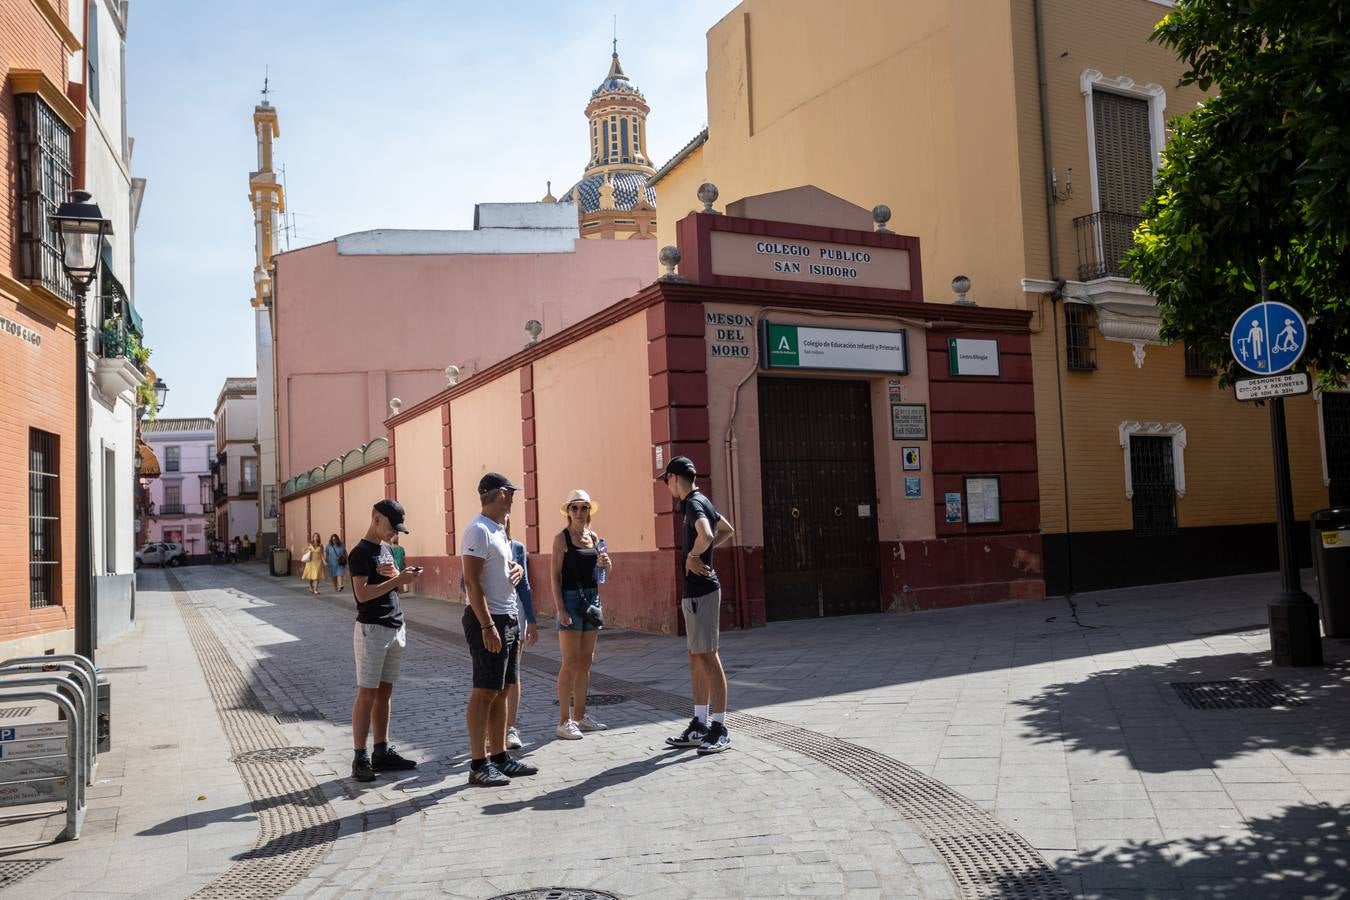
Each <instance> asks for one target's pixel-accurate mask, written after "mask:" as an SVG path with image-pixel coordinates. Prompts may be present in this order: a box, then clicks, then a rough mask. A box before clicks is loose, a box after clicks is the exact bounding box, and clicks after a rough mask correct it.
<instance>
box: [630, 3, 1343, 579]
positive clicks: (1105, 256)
mask: <svg viewBox="0 0 1350 900" xmlns="http://www.w3.org/2000/svg"><path fill="white" fill-rule="evenodd" d="M1169 5H1170V4H1163V3H1159V2H1154V0H1008V2H1002V3H994V2H988V0H945V2H943V0H927V2H924V3H895V2H890V0H851V2H849V3H847V4H842V5H840V6H839V7H837V8H834V9H832V10H831V11H830V12H829V14H828V15H822V14H821V8H820V6H819V5H818V4H814V3H811V2H809V0H745V2H743V3H742V4H741V5H740V6H738V7H737V8H736V9H735V10H733V11H732V12H731V13H730V14H729V15H727V16H726V17H725V18H724V19H722V20H721V21H720V22H718V23H717V24H716V25H715V26H714V27H713V28H712V29H711V30H710V31H709V32H708V38H707V59H708V67H707V85H706V87H707V106H708V126H707V128H706V130H705V131H704V132H702V133H700V134H699V135H696V136H694V138H693V140H691V141H690V142H689V144H688V145H686V147H685V148H684V149H683V150H681V151H680V152H679V153H678V154H676V156H675V157H674V158H673V159H671V160H670V161H669V162H667V163H666V164H665V165H664V166H662V167H661V168H660V169H659V170H657V172H656V174H655V175H654V176H653V178H652V179H651V184H652V185H653V187H654V188H655V189H656V192H657V195H658V202H659V205H660V207H661V209H662V210H664V214H663V216H662V217H661V219H660V224H659V225H658V229H657V236H658V239H659V240H660V241H661V244H662V245H663V246H664V245H666V244H674V243H675V235H674V223H675V222H676V221H678V220H679V219H681V218H683V217H684V215H685V214H686V213H687V212H688V211H691V210H694V209H699V208H701V207H702V204H701V203H700V202H699V201H698V199H697V192H698V187H699V185H700V184H701V183H703V182H712V183H714V184H716V186H717V187H718V189H719V190H720V196H721V198H722V199H723V200H726V201H732V200H735V199H736V198H740V197H747V196H752V195H757V194H765V193H769V192H772V191H778V190H784V189H787V188H792V187H797V186H801V185H813V186H815V187H818V188H821V189H822V190H824V191H827V192H829V193H831V194H835V195H837V196H840V197H843V198H846V199H848V200H849V201H851V202H853V203H856V204H859V205H861V206H865V207H871V206H873V205H875V204H882V203H884V204H886V205H888V206H889V207H890V208H891V210H892V219H891V221H890V222H889V227H890V228H891V229H893V230H894V231H897V232H899V233H902V234H912V235H917V236H918V237H919V239H920V248H921V257H922V262H923V270H924V272H925V273H926V276H927V281H928V284H927V285H926V287H925V291H924V297H925V300H926V301H927V302H930V303H952V302H953V300H954V294H953V292H952V289H951V288H949V287H948V284H947V282H948V279H951V278H954V277H955V276H957V275H965V276H968V277H969V279H970V280H971V287H970V289H969V291H968V292H967V293H968V299H969V300H971V301H973V302H975V303H977V304H979V305H980V306H991V307H1005V308H1007V307H1011V308H1019V309H1026V310H1029V311H1030V312H1031V313H1032V316H1033V318H1032V330H1033V340H1032V346H1033V360H1034V378H1035V391H1036V420H1037V459H1038V469H1039V483H1040V509H1041V526H1042V533H1043V544H1044V560H1043V565H1044V571H1045V577H1046V581H1047V587H1048V589H1049V590H1050V591H1052V592H1063V591H1065V590H1089V589H1095V588H1103V587H1111V586H1119V585H1125V584H1143V583H1151V582H1159V581H1169V580H1183V579H1189V578H1201V577H1208V576H1213V575H1219V574H1229V573H1232V572H1238V571H1259V570H1264V569H1270V568H1274V567H1275V566H1276V564H1277V560H1276V548H1275V540H1274V525H1273V522H1274V515H1275V513H1274V487H1273V482H1272V475H1271V451H1270V434H1269V422H1268V415H1267V411H1266V410H1265V409H1264V408H1263V407H1258V406H1254V405H1251V404H1245V403H1239V402H1237V401H1236V400H1235V399H1234V397H1233V394H1232V391H1231V390H1221V389H1219V387H1218V380H1217V378H1215V377H1213V376H1212V374H1209V371H1208V370H1207V369H1206V367H1205V365H1204V361H1203V360H1199V359H1197V358H1195V357H1194V356H1192V355H1190V354H1188V353H1187V351H1186V349H1185V348H1184V347H1181V346H1176V345H1172V346H1169V345H1164V344H1163V343H1162V342H1161V341H1160V340H1159V338H1158V318H1157V310H1156V304H1155V301H1154V298H1152V297H1151V296H1150V295H1149V294H1148V293H1147V292H1146V291H1145V290H1144V289H1143V288H1141V287H1139V286H1138V285H1136V284H1134V283H1132V282H1131V281H1130V280H1129V278H1128V273H1126V272H1125V271H1123V266H1122V265H1121V264H1120V255H1121V254H1122V253H1123V252H1124V249H1125V248H1126V247H1127V246H1128V243H1129V235H1130V233H1131V232H1132V230H1133V227H1134V224H1135V223H1137V221H1138V212H1137V210H1138V208H1139V204H1140V203H1141V202H1142V200H1143V199H1144V198H1145V197H1146V196H1147V194H1148V193H1149V192H1150V190H1151V184H1152V177H1153V174H1154V172H1155V171H1156V166H1157V163H1158V155H1159V152H1160V151H1161V149H1162V147H1163V146H1164V143H1165V140H1166V133H1167V132H1166V127H1167V126H1166V122H1167V120H1168V119H1169V118H1170V117H1171V116H1175V115H1178V114H1181V113H1185V112H1187V111H1188V110H1191V109H1193V108H1194V107H1195V105H1196V104H1197V103H1198V102H1200V101H1201V100H1202V98H1203V95H1202V94H1201V93H1200V92H1199V91H1198V90H1196V89H1195V88H1191V87H1187V88H1182V87H1179V86H1178V84H1177V83H1178V80H1179V78H1180V75H1181V73H1182V66H1181V64H1180V63H1179V62H1178V61H1177V60H1176V58H1175V56H1174V54H1173V53H1172V52H1171V51H1169V50H1168V49H1167V48H1165V47H1162V46H1159V45H1157V44H1155V43H1151V42H1149V40H1148V37H1149V34H1150V32H1151V31H1152V29H1153V26H1154V25H1155V24H1156V23H1157V21H1158V20H1159V19H1160V18H1162V16H1163V15H1165V14H1166V12H1167V8H1168V6H1169ZM804 23H806V24H804ZM1287 414H1288V418H1289V443H1290V455H1291V462H1292V467H1293V478H1294V497H1295V506H1296V509H1295V512H1296V515H1297V516H1298V517H1299V518H1300V519H1302V520H1303V521H1304V522H1305V523H1306V519H1307V516H1308V514H1309V513H1310V512H1311V511H1313V510H1315V509H1319V508H1322V507H1325V506H1327V505H1329V504H1334V503H1340V504H1344V503H1350V394H1345V393H1325V394H1322V393H1318V394H1315V395H1312V396H1303V397H1295V398H1291V399H1290V400H1289V401H1288V402H1287ZM1306 546H1307V541H1306V540H1304V539H1303V538H1300V547H1306Z"/></svg>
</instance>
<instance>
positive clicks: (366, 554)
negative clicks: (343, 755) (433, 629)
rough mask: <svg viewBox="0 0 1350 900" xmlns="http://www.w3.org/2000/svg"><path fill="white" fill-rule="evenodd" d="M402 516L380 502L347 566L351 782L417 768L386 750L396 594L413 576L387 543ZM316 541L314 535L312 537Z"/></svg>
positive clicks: (395, 652) (400, 638)
mask: <svg viewBox="0 0 1350 900" xmlns="http://www.w3.org/2000/svg"><path fill="white" fill-rule="evenodd" d="M404 518H405V513H404V511H403V506H402V504H400V503H399V502H398V501H397V500H381V501H380V502H379V503H376V504H375V506H374V508H373V509H371V511H370V527H369V528H367V529H366V536H365V537H364V538H363V539H362V540H361V541H360V542H359V543H358V544H357V545H356V546H355V547H353V548H352V552H351V554H350V556H349V558H348V559H347V565H348V567H349V569H350V571H351V577H352V597H353V599H355V600H356V627H355V628H354V629H353V631H352V650H353V652H354V654H355V656H356V699H355V700H354V701H353V702H352V754H353V755H352V777H353V778H355V779H356V780H357V781H374V780H375V773H376V772H403V771H407V770H409V769H415V768H417V763H415V762H413V761H412V760H410V759H406V758H404V757H403V756H400V755H399V753H398V751H396V750H395V749H394V748H393V747H392V746H390V744H389V718H390V710H391V705H390V700H391V698H392V696H393V693H394V683H395V682H396V681H398V676H399V672H400V671H401V669H402V665H403V651H404V649H405V648H406V647H407V645H408V631H407V628H406V627H405V625H404V622H403V608H402V607H401V606H400V605H399V602H398V590H399V588H401V587H403V586H404V585H405V584H407V583H408V582H410V581H412V580H413V577H414V576H415V575H416V574H417V573H416V572H415V571H413V570H412V569H402V570H400V569H397V568H395V567H394V556H393V554H392V553H390V552H389V547H388V546H387V545H386V544H385V541H387V540H390V539H391V538H392V537H393V536H394V535H395V534H397V533H398V532H400V531H401V532H404V533H406V532H407V530H408V527H407V526H406V525H404V524H403V520H404ZM314 537H315V538H316V539H317V538H318V535H317V534H316V535H314ZM372 730H373V731H374V732H375V752H374V753H371V754H367V752H366V738H367V737H368V736H369V735H370V732H371V731H372Z"/></svg>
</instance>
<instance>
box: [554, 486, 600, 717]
mask: <svg viewBox="0 0 1350 900" xmlns="http://www.w3.org/2000/svg"><path fill="white" fill-rule="evenodd" d="M597 508H598V507H597V505H596V503H595V502H594V501H593V500H591V495H590V494H588V493H586V492H585V491H583V490H580V489H578V490H575V491H573V492H572V493H571V494H570V495H568V497H567V499H566V500H564V501H563V505H562V507H561V512H562V514H563V518H564V519H566V520H567V527H566V528H564V529H563V530H562V531H560V532H558V534H557V535H556V536H555V537H554V538H553V557H552V563H553V572H552V575H553V577H552V578H550V579H549V582H550V584H551V586H552V588H553V608H554V615H555V616H556V617H557V620H558V647H559V649H560V650H561V652H562V662H561V664H560V665H559V666H558V727H557V730H556V734H557V735H558V737H559V738H561V739H562V740H565V741H577V740H580V739H581V737H582V735H583V733H585V732H590V731H603V730H605V728H607V727H608V726H606V725H604V724H602V723H600V722H597V721H596V720H595V719H594V718H592V717H591V715H590V714H589V713H587V712H586V691H587V689H588V688H589V686H590V683H591V662H592V660H593V659H594V658H595V639H596V637H598V636H599V634H600V627H601V624H602V622H603V613H602V609H601V606H600V587H599V584H598V580H601V579H602V578H603V575H602V573H607V572H608V571H609V566H610V562H609V554H608V553H605V552H604V550H603V544H604V541H602V540H600V538H599V536H598V535H596V533H595V532H593V531H591V517H592V516H593V515H594V514H595V512H596V510H597Z"/></svg>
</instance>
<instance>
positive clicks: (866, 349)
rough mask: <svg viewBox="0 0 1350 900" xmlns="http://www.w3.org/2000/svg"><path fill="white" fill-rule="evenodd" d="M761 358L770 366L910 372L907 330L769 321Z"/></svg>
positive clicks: (774, 367) (777, 367) (765, 331)
mask: <svg viewBox="0 0 1350 900" xmlns="http://www.w3.org/2000/svg"><path fill="white" fill-rule="evenodd" d="M761 359H763V361H764V367H765V368H766V369H834V370H842V371H850V372H890V373H895V374H899V375H903V374H905V373H907V372H908V371H909V359H908V356H907V354H906V347H905V332H903V331H869V330H864V329H854V328H817V327H814V326H809V325H784V324H780V323H776V322H768V323H766V325H765V329H764V353H763V354H762V356H761Z"/></svg>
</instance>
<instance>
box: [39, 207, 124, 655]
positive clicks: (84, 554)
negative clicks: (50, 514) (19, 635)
mask: <svg viewBox="0 0 1350 900" xmlns="http://www.w3.org/2000/svg"><path fill="white" fill-rule="evenodd" d="M51 222H52V227H53V228H54V229H55V231H56V234H57V239H58V241H59V243H60V247H61V264H62V265H63V266H64V267H65V270H66V275H67V276H68V277H69V278H70V284H71V287H73V288H74V289H75V652H76V653H79V654H81V655H82V656H85V657H87V658H89V659H90V660H93V658H94V645H95V643H96V636H97V634H98V628H97V622H96V620H95V618H94V617H95V610H94V601H93V592H92V588H93V578H94V567H93V564H92V562H91V560H90V548H91V547H92V546H93V527H94V520H93V516H92V515H90V512H89V493H90V490H89V488H90V485H89V323H88V321H87V320H86V318H85V298H86V296H87V294H88V293H89V285H90V284H91V283H92V282H93V280H94V275H95V274H96V273H97V272H98V264H99V258H100V256H101V253H102V250H103V238H104V237H106V236H107V235H110V234H112V223H111V222H109V221H108V220H107V219H105V218H103V211H102V210H101V209H99V208H98V204H97V203H94V202H93V197H92V196H91V195H90V194H89V192H88V191H71V192H70V199H69V200H67V201H66V202H65V203H62V204H61V206H60V207H59V208H58V209H57V210H56V215H54V216H52V217H51Z"/></svg>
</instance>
